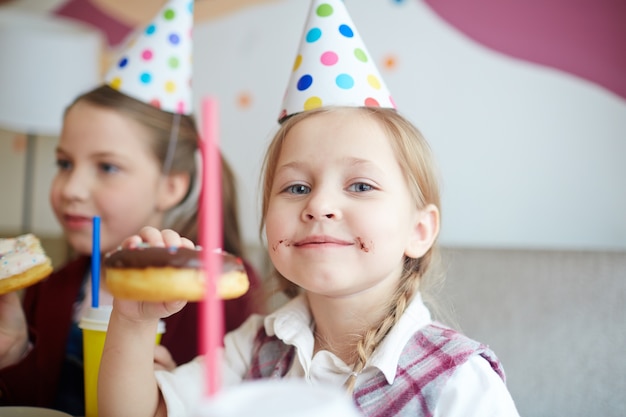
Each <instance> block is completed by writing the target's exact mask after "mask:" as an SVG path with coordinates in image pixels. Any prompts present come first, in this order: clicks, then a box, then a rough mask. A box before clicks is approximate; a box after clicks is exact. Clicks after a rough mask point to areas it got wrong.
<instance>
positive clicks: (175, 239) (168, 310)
mask: <svg viewBox="0 0 626 417" xmlns="http://www.w3.org/2000/svg"><path fill="white" fill-rule="evenodd" d="M141 243H147V244H149V245H150V246H157V247H186V248H190V249H193V248H194V247H195V245H194V244H193V242H192V241H191V240H189V239H187V238H184V237H182V236H180V235H179V234H178V233H176V232H175V231H173V230H170V229H165V230H162V231H160V230H158V229H156V228H154V227H144V228H142V229H141V230H140V231H139V234H137V235H134V236H131V237H129V238H127V239H125V240H124V241H123V242H122V247H123V248H127V249H131V248H135V247H137V246H139V245H140V244H141ZM185 304H186V301H172V302H163V303H155V302H147V301H132V300H122V299H115V300H114V301H113V308H114V309H115V310H117V313H118V314H120V316H121V317H124V318H125V319H126V320H129V321H150V320H155V319H162V318H165V317H168V316H171V315H172V314H174V313H177V312H179V311H180V310H181V309H182V308H183V307H184V306H185Z"/></svg>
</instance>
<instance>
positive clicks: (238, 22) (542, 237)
mask: <svg viewBox="0 0 626 417" xmlns="http://www.w3.org/2000/svg"><path fill="white" fill-rule="evenodd" d="M22 1H23V0H22ZM26 3H27V2H26ZM391 3H393V2H385V1H362V0H346V5H347V6H348V8H349V10H350V12H351V14H352V16H353V18H354V21H355V23H356V25H357V26H358V28H359V31H360V33H361V35H362V37H363V38H364V40H365V42H366V44H367V45H368V48H369V50H370V52H371V54H372V55H373V56H374V58H375V59H376V60H377V62H381V61H382V59H383V58H384V57H385V56H387V55H388V54H392V55H394V56H396V57H397V61H398V66H397V68H396V69H395V70H394V71H392V72H390V71H385V70H384V68H381V71H382V72H383V77H384V78H385V80H386V81H387V84H388V86H389V88H390V89H391V91H392V94H393V95H394V98H395V101H396V103H397V104H398V106H399V109H400V111H402V112H403V113H404V114H406V115H407V116H408V117H409V118H410V119H411V120H412V121H414V122H415V123H416V125H417V126H418V127H419V128H420V129H421V130H422V131H423V132H424V134H425V135H426V137H427V138H428V139H429V141H430V143H431V144H432V146H433V148H434V151H435V155H436V157H437V159H438V161H439V165H440V169H441V177H442V190H443V229H442V236H441V243H442V244H444V245H448V246H455V245H467V246H481V247H495V246H500V247H502V246H504V247H533V248H560V249H568V248H574V249H621V250H624V249H626V216H625V215H624V213H626V191H625V189H626V181H625V178H626V164H625V163H622V162H621V159H622V158H623V156H624V155H626V141H625V140H624V139H626V101H625V100H623V99H621V98H619V97H617V96H615V95H614V94H612V93H610V92H608V91H607V90H604V89H603V88H601V87H599V86H597V85H594V84H591V83H589V82H587V81H585V80H583V79H580V78H576V77H573V76H570V75H568V74H565V73H563V72H560V71H556V70H553V69H550V68H547V67H542V66H538V65H534V64H530V63H527V62H523V61H520V60H515V59H512V58H509V57H506V56H504V55H501V54H498V53H496V52H493V51H491V50H488V49H486V48H484V47H481V46H480V45H477V44H476V43H474V42H473V41H471V40H469V39H468V38H466V37H464V36H463V35H461V34H459V33H458V32H457V31H455V30H454V29H451V28H450V27H449V26H448V25H447V24H446V23H445V22H443V21H442V20H440V18H439V17H438V16H437V15H435V14H434V13H433V12H432V11H431V10H430V9H429V8H428V7H427V6H426V5H424V4H422V3H421V2H418V1H410V2H404V3H403V5H402V6H393V5H391ZM307 12H308V0H285V1H277V2H272V3H269V4H267V5H264V6H259V7H254V8H250V9H247V10H244V11H242V12H240V13H236V14H233V15H230V16H227V17H224V18H220V19H217V20H214V21H209V22H205V23H201V24H198V25H197V26H196V28H195V32H194V36H195V42H196V43H195V53H194V65H195V67H194V69H195V76H194V88H195V91H196V104H197V106H198V107H199V105H200V100H201V98H202V97H204V96H205V95H208V94H211V95H215V96H217V97H218V98H219V99H220V110H221V116H222V118H221V144H222V148H223V149H224V153H225V154H226V157H227V158H228V159H229V160H230V161H231V162H232V164H233V165H234V167H235V169H236V171H237V173H238V176H239V179H240V187H241V189H240V201H241V205H242V213H243V219H242V220H243V226H244V233H245V237H246V240H247V241H248V242H249V243H251V244H254V243H256V242H257V241H258V240H257V224H258V204H257V202H258V197H259V187H258V177H259V169H260V164H261V160H262V157H263V152H264V149H265V146H266V144H267V142H268V140H269V138H270V136H271V133H272V132H273V131H274V129H275V128H276V122H275V119H276V116H277V114H278V111H279V106H280V102H281V98H282V95H283V92H284V89H285V85H286V82H287V79H288V76H289V71H290V68H291V65H292V62H293V59H294V57H295V54H296V48H297V45H298V42H299V39H300V35H301V32H302V25H303V24H304V20H305V18H306V14H307ZM241 94H248V95H249V96H250V97H251V98H252V102H251V106H250V107H248V108H241V107H240V106H238V105H237V100H238V97H239V96H240V95H241ZM200 122H201V121H200ZM3 137H7V134H6V133H5V134H2V132H0V142H2V143H0V187H1V188H0V189H1V190H2V192H3V194H4V196H5V197H4V198H2V199H0V228H3V229H6V228H8V227H9V226H12V225H15V226H17V225H19V206H17V208H16V204H18V203H16V202H19V201H21V196H20V193H21V189H20V184H21V182H20V181H21V179H20V176H21V170H22V168H21V165H20V164H19V161H20V157H21V156H20V155H21V154H19V153H16V152H15V151H13V150H12V149H11V145H10V143H11V142H7V141H4V140H3V139H2V138H3ZM8 137H10V138H12V137H13V136H12V135H8ZM40 143H41V141H40ZM54 145H55V141H54V140H47V141H45V143H44V144H42V145H41V146H39V150H40V152H43V154H41V155H40V156H39V158H41V159H40V161H41V163H40V165H39V166H38V170H40V171H38V174H37V175H38V178H39V181H38V183H37V196H36V205H37V207H36V209H35V210H36V213H35V220H34V225H35V226H36V228H39V229H44V230H46V231H51V232H54V231H57V230H58V226H56V224H55V222H54V219H53V217H52V215H51V213H50V211H49V208H48V204H47V186H48V185H49V179H50V177H51V175H52V172H54V167H53V164H52V163H50V164H48V162H52V161H53V158H54V157H53V155H52V154H49V155H48V154H47V152H52V149H53V148H54ZM44 161H45V163H44ZM16 212H17V213H18V215H17V216H16V215H15V213H16ZM12 228H15V227H12Z"/></svg>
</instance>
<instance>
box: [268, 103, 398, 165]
mask: <svg viewBox="0 0 626 417" xmlns="http://www.w3.org/2000/svg"><path fill="white" fill-rule="evenodd" d="M280 153H281V156H286V155H290V154H295V155H298V154H300V155H302V154H310V155H311V156H319V155H327V156H328V157H331V156H338V157H351V158H356V159H361V158H363V159H379V157H381V158H386V157H388V156H390V155H392V154H393V148H392V146H391V142H390V138H389V137H388V136H387V133H386V131H385V130H384V129H383V128H382V126H381V125H380V124H379V123H378V122H377V121H376V120H374V119H372V118H369V117H364V116H362V115H361V114H359V113H350V114H347V115H346V114H344V113H343V112H341V113H340V112H336V113H335V112H329V113H322V114H318V115H315V116H313V117H310V118H307V119H304V120H302V121H300V122H299V123H297V124H296V125H294V126H293V127H292V128H291V130H289V132H287V134H286V136H285V138H284V140H283V143H282V146H281V149H280Z"/></svg>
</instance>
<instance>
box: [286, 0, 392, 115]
mask: <svg viewBox="0 0 626 417" xmlns="http://www.w3.org/2000/svg"><path fill="white" fill-rule="evenodd" d="M322 106H351V107H361V106H371V107H390V108H395V107H396V106H395V104H394V102H393V99H392V98H391V95H390V94H389V91H388V90H387V87H386V86H385V83H384V81H383V79H382V78H381V76H380V74H379V72H378V69H377V68H376V65H375V64H374V62H373V61H372V57H371V56H370V54H369V53H368V52H367V49H366V48H365V44H364V43H363V41H362V40H361V37H360V36H359V33H358V32H357V29H356V27H355V26H354V23H353V22H352V19H351V18H350V15H349V14H348V11H347V9H346V7H345V5H344V3H343V1H342V0H313V1H312V3H311V8H310V10H309V16H308V18H307V22H306V25H305V27H304V32H303V35H302V39H301V40H300V49H299V51H298V55H297V56H296V60H295V63H294V65H293V71H292V73H291V77H290V79H289V84H288V85H287V91H286V93H285V97H284V99H283V104H282V108H281V112H280V115H279V117H278V121H279V122H282V121H283V120H284V119H285V118H287V117H289V116H291V115H293V114H296V113H300V112H303V111H307V110H312V109H315V108H318V107H322Z"/></svg>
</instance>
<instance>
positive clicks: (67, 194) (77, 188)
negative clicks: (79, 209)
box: [55, 169, 89, 200]
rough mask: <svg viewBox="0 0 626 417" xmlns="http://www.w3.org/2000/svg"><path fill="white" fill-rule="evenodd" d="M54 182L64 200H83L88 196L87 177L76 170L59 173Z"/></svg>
mask: <svg viewBox="0 0 626 417" xmlns="http://www.w3.org/2000/svg"><path fill="white" fill-rule="evenodd" d="M55 180H56V181H57V182H58V184H59V187H60V189H61V195H62V196H63V198H65V199H66V200H85V199H86V198H87V197H88V196H89V177H88V175H86V174H85V173H82V174H81V173H80V172H79V170H77V169H72V170H70V171H65V172H59V173H58V174H57V178H56V179H55Z"/></svg>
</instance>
